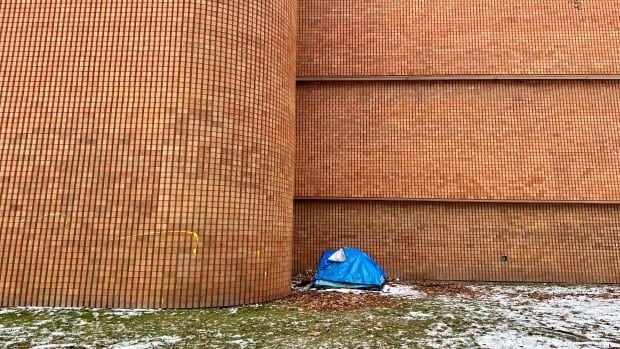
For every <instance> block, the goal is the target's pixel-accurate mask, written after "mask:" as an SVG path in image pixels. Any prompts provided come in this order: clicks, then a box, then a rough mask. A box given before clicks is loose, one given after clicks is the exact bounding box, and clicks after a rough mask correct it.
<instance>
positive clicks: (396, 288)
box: [381, 284, 424, 298]
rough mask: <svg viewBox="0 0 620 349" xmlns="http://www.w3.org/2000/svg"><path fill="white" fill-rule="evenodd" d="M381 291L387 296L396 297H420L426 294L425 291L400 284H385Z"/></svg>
mask: <svg viewBox="0 0 620 349" xmlns="http://www.w3.org/2000/svg"><path fill="white" fill-rule="evenodd" d="M381 292H382V294H385V295H387V296H394V297H407V298H419V297H423V296H424V293H423V292H420V291H418V290H416V289H415V288H413V287H411V286H408V285H398V284H396V285H385V286H383V290H381Z"/></svg>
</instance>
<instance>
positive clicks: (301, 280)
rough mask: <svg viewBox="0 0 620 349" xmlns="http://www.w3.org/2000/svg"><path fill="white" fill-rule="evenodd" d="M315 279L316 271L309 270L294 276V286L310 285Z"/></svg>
mask: <svg viewBox="0 0 620 349" xmlns="http://www.w3.org/2000/svg"><path fill="white" fill-rule="evenodd" d="M313 277H314V270H312V269H308V270H305V271H303V272H301V273H298V274H295V275H293V280H292V281H293V285H296V286H304V285H308V284H310V283H311V282H312V278H313Z"/></svg>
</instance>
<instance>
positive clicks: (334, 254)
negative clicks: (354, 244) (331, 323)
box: [313, 247, 386, 289]
mask: <svg viewBox="0 0 620 349" xmlns="http://www.w3.org/2000/svg"><path fill="white" fill-rule="evenodd" d="M385 277H386V276H385V272H384V271H383V269H381V267H379V265H378V264H377V263H376V262H375V261H373V260H372V258H370V257H369V256H368V255H367V254H365V253H364V252H362V251H360V250H357V249H354V248H351V247H343V248H341V249H339V250H327V251H325V252H323V254H322V255H321V259H320V260H319V263H318V264H317V266H316V273H315V274H314V278H313V286H315V287H324V288H359V289H381V288H382V287H383V284H384V283H385Z"/></svg>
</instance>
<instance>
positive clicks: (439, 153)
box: [294, 0, 620, 283]
mask: <svg viewBox="0 0 620 349" xmlns="http://www.w3.org/2000/svg"><path fill="white" fill-rule="evenodd" d="M299 7H300V12H299V22H300V30H299V37H298V40H299V48H298V62H297V74H298V81H299V82H298V85H297V91H298V96H297V152H296V188H295V193H296V197H297V199H298V200H297V201H296V204H295V243H294V246H295V247H294V269H295V271H301V270H303V269H306V268H312V267H314V263H315V262H316V259H317V258H318V256H319V253H320V252H321V250H323V249H326V248H337V247H339V246H342V245H351V246H355V247H360V248H363V249H365V250H367V251H368V252H370V253H371V255H373V256H374V257H376V258H377V259H378V261H379V262H380V263H381V264H382V265H383V266H385V267H386V269H387V271H388V272H389V273H390V274H391V275H392V276H397V277H401V278H407V279H439V280H479V281H557V282H614V283H618V282H620V279H619V276H620V270H619V269H618V266H617V263H616V260H617V259H618V250H619V249H618V246H619V244H620V234H619V231H618V229H620V225H619V223H620V222H618V219H617V217H618V210H619V209H620V205H618V203H620V179H619V178H620V155H619V154H618V148H619V147H620V138H619V136H618V135H619V134H620V123H619V122H618V120H619V117H620V104H619V102H618V100H619V97H620V96H619V94H620V84H619V83H618V77H619V76H620V70H619V67H620V64H619V63H620V60H619V59H620V56H618V54H617V52H618V50H619V49H620V46H619V45H618V43H619V42H620V40H619V39H620V27H619V26H618V21H617V18H618V16H619V15H620V7H618V6H617V4H616V3H615V2H614V1H610V0H606V1H568V0H567V1H564V0H552V1H530V2H523V1H483V0H474V1H470V0H468V1H464V0H445V1H413V0H412V1H391V0H372V1H354V0H300V1H299ZM495 79H502V81H497V80H495ZM592 79H596V80H592ZM321 80H323V82H318V81H321ZM345 80H350V81H345ZM351 199H356V200H351ZM526 202H531V203H526ZM503 255H506V256H507V257H508V261H507V262H503V263H502V262H501V261H500V257H501V256H503Z"/></svg>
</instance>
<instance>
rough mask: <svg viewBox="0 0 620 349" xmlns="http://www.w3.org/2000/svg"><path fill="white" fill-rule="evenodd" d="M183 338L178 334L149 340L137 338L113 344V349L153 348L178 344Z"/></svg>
mask: <svg viewBox="0 0 620 349" xmlns="http://www.w3.org/2000/svg"><path fill="white" fill-rule="evenodd" d="M182 340H183V339H182V338H181V337H177V336H161V337H157V338H152V339H148V340H135V341H131V342H124V343H118V344H115V345H113V346H111V348H112V349H152V348H160V347H164V346H170V345H174V344H178V343H180V342H181V341H182Z"/></svg>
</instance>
